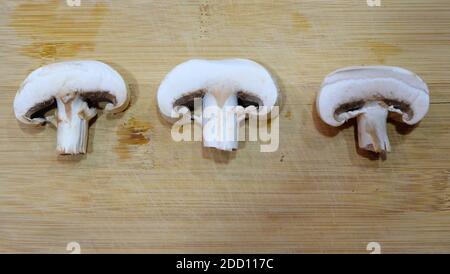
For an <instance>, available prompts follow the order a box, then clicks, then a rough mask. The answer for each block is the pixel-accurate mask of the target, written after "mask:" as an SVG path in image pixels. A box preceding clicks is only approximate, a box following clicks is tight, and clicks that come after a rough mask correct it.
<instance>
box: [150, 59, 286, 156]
mask: <svg viewBox="0 0 450 274" xmlns="http://www.w3.org/2000/svg"><path fill="white" fill-rule="evenodd" d="M195 98H200V99H201V100H202V106H201V107H202V109H203V111H202V115H201V116H196V115H195V114H194V115H192V119H193V120H194V121H196V122H197V123H199V124H200V125H202V128H203V145H204V146H205V147H213V148H216V149H219V150H226V151H231V150H235V149H237V147H238V136H239V134H238V129H239V122H240V121H241V120H243V119H245V115H242V113H243V112H244V109H243V108H244V107H249V106H253V107H249V108H248V109H247V111H248V110H252V111H250V112H252V113H254V110H255V107H261V109H263V108H262V107H264V109H265V110H266V112H265V113H264V114H267V113H268V112H270V110H271V109H272V107H273V106H274V105H275V104H276V103H277V100H278V89H277V86H276V84H275V81H274V80H273V78H272V77H271V75H270V74H269V72H268V71H267V70H266V69H265V68H264V67H263V66H261V65H260V64H258V63H256V62H253V61H250V60H245V59H229V60H216V61H209V60H190V61H187V62H185V63H182V64H180V65H178V66H176V67H175V68H174V69H173V70H172V71H171V72H170V73H169V74H168V75H167V76H166V78H165V79H164V80H163V82H162V83H161V85H160V87H159V90H158V105H159V110H160V112H161V113H162V114H163V116H164V117H166V118H169V120H171V121H173V119H170V118H175V117H174V115H173V113H174V111H175V112H178V113H180V112H182V111H184V112H186V109H185V110H182V109H183V107H186V106H191V110H192V104H193V101H194V99H195ZM259 114H261V112H259ZM260 116H261V117H262V115H260ZM264 117H266V115H264Z"/></svg>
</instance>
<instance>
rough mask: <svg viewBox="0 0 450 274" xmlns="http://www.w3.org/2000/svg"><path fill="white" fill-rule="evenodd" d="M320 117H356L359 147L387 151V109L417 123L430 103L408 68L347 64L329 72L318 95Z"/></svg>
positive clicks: (336, 122)
mask: <svg viewBox="0 0 450 274" xmlns="http://www.w3.org/2000/svg"><path fill="white" fill-rule="evenodd" d="M316 104H317V110H318V112H319V115H320V117H321V118H322V120H323V121H324V122H325V123H327V124H329V125H331V126H335V127H337V126H340V125H342V124H343V123H345V122H346V121H347V120H349V119H351V118H354V117H357V121H358V143H359V147H360V148H363V149H366V150H370V151H374V152H379V153H384V152H386V151H387V152H389V151H390V144H389V139H388V137H387V133H386V120H387V117H388V112H394V113H397V114H400V115H401V117H402V120H403V122H404V123H406V124H409V125H413V124H416V123H418V122H419V121H420V120H421V119H422V118H423V117H424V116H425V114H426V113H427V111H428V106H429V95H428V87H427V85H426V83H425V82H424V81H423V80H422V79H420V78H419V76H417V75H416V74H414V73H413V72H411V71H408V70H405V69H402V68H398V67H388V66H367V67H349V68H344V69H340V70H337V71H335V72H333V73H331V74H329V75H328V76H327V77H326V78H325V80H324V82H323V84H322V88H321V91H320V93H319V95H318V96H317V101H316Z"/></svg>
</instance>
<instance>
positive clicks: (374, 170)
mask: <svg viewBox="0 0 450 274" xmlns="http://www.w3.org/2000/svg"><path fill="white" fill-rule="evenodd" d="M0 13H1V16H0V44H1V45H2V50H1V51H0V60H1V62H2V64H1V66H0V75H1V79H2V80H1V82H0V92H1V97H0V126H1V130H0V252H55V253H68V251H66V246H67V244H68V243H69V242H77V243H79V245H80V246H81V252H82V253H96V252H111V253H113V252H164V253H166V252H167V253H170V252H301V253H303V252H318V253H329V252H357V253H368V251H367V250H366V246H367V244H368V243H369V242H377V243H379V244H380V246H381V252H384V253H395V252H408V253H409V252H411V253H413V252H450V240H449V239H450V199H449V194H450V186H449V173H450V126H449V125H450V3H449V2H448V1H447V0H427V1H424V0H404V1H393V0H381V6H380V7H369V6H368V5H367V4H366V1H365V0H345V1H328V0H323V1H308V0H305V1H270V0H253V1H243V0H242V1H231V0H227V1H219V0H217V1H213V0H201V1H200V0H199V1H182V0H178V1H175V0H173V1H168V0H167V1H144V0H134V1H88V0H81V6H80V7H69V6H67V4H66V1H62V0H61V1H58V0H39V1H6V0H2V1H1V6H0ZM231 57H240V58H249V59H253V60H255V61H258V62H260V63H261V64H263V65H265V66H266V67H267V68H268V69H270V70H271V71H272V72H273V73H274V75H275V76H276V78H277V80H278V82H279V85H280V88H281V91H282V94H283V104H282V109H281V113H280V116H279V120H278V122H279V126H280V144H279V149H278V150H277V151H276V152H273V153H261V152H260V145H261V143H260V142H245V143H242V144H241V147H240V149H239V150H238V151H237V152H233V153H230V154H226V153H218V152H215V151H211V150H206V149H202V146H201V143H199V142H190V143H186V142H181V143H177V142H174V141H172V139H171V134H170V129H171V127H170V125H169V124H167V123H166V122H164V121H163V120H162V119H161V118H160V116H159V115H158V111H157V104H156V100H155V95H156V91H157V88H158V85H159V83H160V82H161V80H162V79H163V78H164V76H165V75H166V73H167V72H168V71H170V69H172V68H173V67H174V66H175V65H177V64H178V63H180V62H183V61H185V60H187V59H190V58H211V59H220V58H231ZM73 59H97V60H101V61H104V62H107V63H108V64H110V65H111V66H113V67H114V68H115V69H117V70H118V71H119V72H120V73H121V74H122V75H123V76H124V78H125V79H126V81H127V83H128V85H129V88H130V90H131V92H132V102H131V106H130V108H129V109H128V110H127V111H126V112H125V113H124V114H122V115H118V116H115V117H109V116H107V115H106V114H103V113H100V115H99V117H98V118H97V120H96V121H95V123H94V124H93V125H92V126H91V128H90V134H89V148H88V150H89V152H88V153H87V155H85V156H81V157H67V156H66V157H62V156H57V155H56V154H55V146H56V131H55V129H54V128H52V127H51V126H46V127H42V128H30V127H28V126H24V125H21V124H19V123H18V122H17V121H16V119H15V117H14V114H13V111H12V103H13V100H14V96H15V92H16V90H17V88H18V87H19V85H20V84H21V82H22V81H23V80H24V79H25V77H26V76H27V74H28V73H29V72H31V71H32V70H34V69H36V68H38V67H39V66H41V65H44V64H48V63H52V62H55V61H63V60H73ZM369 64H383V65H396V66H401V67H405V68H408V69H410V70H412V71H414V72H416V73H418V74H419V75H420V76H421V77H422V78H423V79H424V80H425V81H426V82H427V83H428V84H429V87H430V91H431V107H430V111H429V113H428V115H427V116H426V117H425V119H424V120H423V121H422V122H421V123H420V125H418V126H416V127H405V126H401V125H395V124H392V123H389V125H388V134H389V137H390V140H391V143H392V147H393V149H392V153H390V154H389V155H388V156H387V159H386V160H382V159H376V158H375V157H374V156H373V155H371V154H368V153H365V152H362V151H360V150H358V148H357V144H356V139H355V127H354V124H349V125H348V126H344V127H342V128H339V129H335V128H331V127H328V126H327V125H325V124H323V123H322V122H321V120H320V119H319V118H318V116H317V113H316V111H315V108H314V100H315V95H316V92H317V91H318V89H319V87H320V84H321V81H322V80H323V78H324V76H325V75H326V74H328V73H329V72H331V71H333V70H334V69H337V68H340V67H344V66H349V65H369Z"/></svg>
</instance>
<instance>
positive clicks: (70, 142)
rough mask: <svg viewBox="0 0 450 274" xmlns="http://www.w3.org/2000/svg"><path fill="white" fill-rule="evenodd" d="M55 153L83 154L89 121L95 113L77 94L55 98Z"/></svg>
mask: <svg viewBox="0 0 450 274" xmlns="http://www.w3.org/2000/svg"><path fill="white" fill-rule="evenodd" d="M56 103H57V108H58V109H57V114H56V125H57V147H56V149H57V151H58V153H59V154H85V153H86V147H87V138H88V128H89V120H90V119H91V118H93V117H94V116H95V115H96V114H97V113H96V110H95V108H89V106H88V104H87V103H86V102H85V101H83V99H82V98H81V97H80V95H79V94H77V93H71V94H68V95H66V96H63V97H59V98H56Z"/></svg>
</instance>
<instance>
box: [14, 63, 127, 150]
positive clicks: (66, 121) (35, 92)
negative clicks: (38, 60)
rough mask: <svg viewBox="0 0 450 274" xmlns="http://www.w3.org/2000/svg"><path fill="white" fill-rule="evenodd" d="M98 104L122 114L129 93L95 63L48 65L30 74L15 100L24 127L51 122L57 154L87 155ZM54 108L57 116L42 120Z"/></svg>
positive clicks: (105, 67)
mask: <svg viewBox="0 0 450 274" xmlns="http://www.w3.org/2000/svg"><path fill="white" fill-rule="evenodd" d="M99 102H107V104H106V106H105V110H106V111H108V112H112V113H117V112H120V111H123V110H124V109H125V108H126V107H127V105H128V102H129V94H128V92H127V87H126V84H125V82H124V80H123V79H122V77H121V76H120V75H119V73H117V72H116V71H115V70H114V69H112V68H111V67H110V66H108V65H106V64H104V63H102V62H98V61H72V62H61V63H54V64H50V65H47V66H44V67H41V68H38V69H36V70H35V71H33V72H32V73H31V74H30V75H29V76H28V77H27V78H26V79H25V81H24V82H23V83H22V85H21V87H20V88H19V90H18V91H17V94H16V98H15V100H14V112H15V115H16V118H17V119H18V120H19V121H21V122H22V123H25V124H34V125H42V124H44V123H46V122H54V123H55V125H56V127H57V131H58V133H57V136H58V138H57V142H58V144H57V151H58V152H59V153H60V154H83V153H86V145H87V137H88V127H89V120H90V119H91V118H93V117H94V116H95V115H96V113H97V112H96V106H97V103H99ZM55 106H56V107H57V111H56V117H43V115H44V114H45V113H43V112H45V111H48V110H49V109H51V108H53V107H55Z"/></svg>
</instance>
